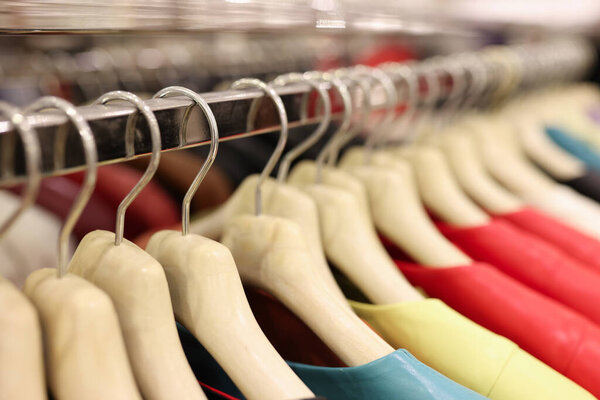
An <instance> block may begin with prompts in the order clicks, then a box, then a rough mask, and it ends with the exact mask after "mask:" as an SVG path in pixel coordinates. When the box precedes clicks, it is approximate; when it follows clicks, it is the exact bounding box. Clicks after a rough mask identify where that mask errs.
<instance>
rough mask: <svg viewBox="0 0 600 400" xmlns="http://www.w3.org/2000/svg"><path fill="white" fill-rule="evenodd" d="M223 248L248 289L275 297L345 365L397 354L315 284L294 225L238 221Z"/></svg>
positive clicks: (268, 219)
mask: <svg viewBox="0 0 600 400" xmlns="http://www.w3.org/2000/svg"><path fill="white" fill-rule="evenodd" d="M350 198H351V197H350ZM223 243H224V244H225V245H226V246H227V247H228V248H229V249H230V250H231V252H232V254H233V257H234V258H235V260H236V264H237V266H238V270H239V272H240V275H241V277H242V279H243V281H244V282H245V283H246V284H249V285H252V286H256V287H259V288H262V289H264V290H266V291H268V292H269V293H271V294H272V295H273V296H275V297H276V298H277V299H278V300H279V301H281V302H282V303H283V304H284V305H285V306H286V307H288V308H289V309H290V310H291V311H292V312H293V313H294V314H296V315H297V316H298V317H299V318H300V319H302V320H303V321H304V322H305V323H306V324H307V325H308V326H309V327H310V328H311V329H312V330H313V332H315V334H317V335H318V336H319V337H320V338H321V340H323V342H324V343H325V344H327V346H328V347H329V348H330V349H331V350H332V351H333V352H334V353H335V354H336V355H337V356H338V357H340V359H341V360H342V361H344V362H345V363H346V364H348V365H350V366H358V365H363V364H366V363H368V362H371V361H375V360H377V359H379V358H381V357H384V356H386V355H388V354H391V353H392V352H393V351H394V349H393V348H392V347H391V346H389V345H388V344H387V343H385V342H384V341H383V340H382V339H381V338H380V337H379V336H378V335H377V334H376V333H375V332H374V331H372V330H371V329H370V328H369V327H368V326H367V325H366V324H364V323H363V322H362V321H361V320H360V319H359V318H358V317H357V316H356V314H354V313H352V311H350V310H348V309H347V308H344V307H341V306H340V304H339V303H338V302H337V301H335V299H334V298H333V297H332V296H331V295H330V294H329V292H327V291H326V290H325V287H324V286H323V285H322V283H321V282H320V281H319V280H318V279H315V269H314V261H313V260H312V258H311V257H310V253H309V252H308V247H307V246H306V242H305V240H304V235H303V233H302V231H301V229H300V228H299V226H298V225H297V224H295V223H294V222H292V221H288V220H285V219H282V218H277V217H272V216H267V215H260V216H251V215H244V216H239V217H236V218H234V219H233V220H231V221H230V223H229V224H228V225H227V227H226V228H225V232H224V235H223Z"/></svg>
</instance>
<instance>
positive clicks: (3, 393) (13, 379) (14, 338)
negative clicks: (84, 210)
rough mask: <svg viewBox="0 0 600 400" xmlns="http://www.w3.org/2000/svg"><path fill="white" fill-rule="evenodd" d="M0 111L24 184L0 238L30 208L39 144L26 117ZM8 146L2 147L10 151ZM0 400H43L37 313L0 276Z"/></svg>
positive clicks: (1, 105) (5, 107)
mask: <svg viewBox="0 0 600 400" xmlns="http://www.w3.org/2000/svg"><path fill="white" fill-rule="evenodd" d="M0 112H1V113H3V114H4V115H5V116H6V117H7V118H8V119H9V120H10V122H11V124H12V125H13V126H14V127H15V129H16V131H17V133H18V134H19V136H20V137H21V141H22V142H23V149H24V153H25V168H26V172H27V184H26V188H25V193H24V195H23V199H22V201H21V203H20V205H19V207H18V208H17V209H16V211H14V212H13V213H12V214H11V215H10V216H9V218H8V219H7V220H6V221H5V222H3V223H2V226H1V227H0V237H1V236H3V235H4V234H6V232H7V231H8V229H9V228H10V227H11V226H12V225H13V224H14V223H15V221H17V219H18V217H19V216H20V215H22V213H23V212H24V211H25V210H26V209H27V208H28V207H30V206H31V205H32V204H33V203H34V201H35V198H36V196H37V193H38V189H39V186H40V179H41V173H40V169H41V154H40V144H39V141H38V138H37V135H36V133H35V132H34V131H33V129H32V128H31V126H30V125H29V124H28V122H27V118H25V117H24V115H23V114H22V113H21V112H20V111H19V110H18V109H17V108H16V107H13V106H12V105H9V104H8V103H5V102H2V101H0ZM10 147H12V146H6V147H4V148H7V149H9V151H14V149H13V148H10ZM0 310H1V311H0V332H2V336H1V338H0V399H6V400H8V399H31V400H45V399H46V398H47V396H46V380H45V377H44V359H43V354H42V332H41V328H40V323H39V320H38V316H37V312H36V310H35V308H34V307H33V305H32V304H31V303H30V302H29V300H28V299H27V297H25V295H24V294H23V293H22V292H21V291H20V290H18V289H17V288H16V287H15V286H14V285H13V284H12V283H11V282H9V281H8V280H6V279H4V278H3V277H2V276H0Z"/></svg>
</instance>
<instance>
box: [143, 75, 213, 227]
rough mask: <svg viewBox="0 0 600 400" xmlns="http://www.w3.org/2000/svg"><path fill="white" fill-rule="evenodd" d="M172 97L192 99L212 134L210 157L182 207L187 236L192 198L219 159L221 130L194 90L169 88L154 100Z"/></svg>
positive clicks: (187, 115)
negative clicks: (202, 114)
mask: <svg viewBox="0 0 600 400" xmlns="http://www.w3.org/2000/svg"><path fill="white" fill-rule="evenodd" d="M171 96H186V97H188V98H190V99H192V101H194V103H196V105H197V106H198V107H200V109H201V110H202V112H203V113H204V116H205V117H206V121H207V122H208V130H209V132H210V149H209V151H208V156H207V157H206V160H204V163H203V164H202V167H201V168H200V171H198V174H197V175H196V177H195V178H194V180H193V181H192V184H191V185H190V187H189V189H188V191H187V192H186V193H185V196H184V197H183V203H182V207H181V233H182V234H183V235H184V236H185V235H187V234H188V233H189V231H190V204H191V202H192V198H193V197H194V195H195V194H196V191H197V190H198V187H199V186H200V184H201V183H202V181H203V180H204V178H205V177H206V174H208V171H209V170H210V167H212V165H213V163H214V162H215V159H216V158H217V152H218V150H219V128H218V126H217V120H216V118H215V115H214V114H213V112H212V110H211V108H210V106H209V105H208V103H207V102H206V100H204V99H203V98H202V96H200V95H199V94H198V93H196V92H194V91H193V90H190V89H188V88H185V87H182V86H169V87H166V88H164V89H162V90H160V91H158V92H157V93H156V94H155V95H154V96H152V98H153V99H155V98H164V97H171ZM189 115H190V114H189V113H186V114H185V116H184V118H189Z"/></svg>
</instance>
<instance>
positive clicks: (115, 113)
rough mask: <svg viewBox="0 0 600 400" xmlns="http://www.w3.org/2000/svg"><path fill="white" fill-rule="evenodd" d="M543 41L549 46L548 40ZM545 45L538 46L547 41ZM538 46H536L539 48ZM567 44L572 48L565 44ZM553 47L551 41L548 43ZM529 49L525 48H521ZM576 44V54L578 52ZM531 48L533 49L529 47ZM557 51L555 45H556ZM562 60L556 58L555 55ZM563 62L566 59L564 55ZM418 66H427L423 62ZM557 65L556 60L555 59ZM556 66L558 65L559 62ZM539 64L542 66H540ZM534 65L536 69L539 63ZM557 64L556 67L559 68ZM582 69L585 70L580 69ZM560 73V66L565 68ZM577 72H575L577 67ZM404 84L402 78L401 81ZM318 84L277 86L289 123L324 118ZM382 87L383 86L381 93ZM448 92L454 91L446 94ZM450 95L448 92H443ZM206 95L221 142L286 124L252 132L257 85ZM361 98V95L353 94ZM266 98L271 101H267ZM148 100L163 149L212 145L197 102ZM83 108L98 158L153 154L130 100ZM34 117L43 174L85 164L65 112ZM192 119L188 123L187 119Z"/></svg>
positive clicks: (14, 171)
mask: <svg viewBox="0 0 600 400" xmlns="http://www.w3.org/2000/svg"><path fill="white" fill-rule="evenodd" d="M542 45H544V44H543V43H542ZM542 45H539V46H538V47H540V46H542ZM535 46H536V45H534V47H533V48H534V49H535ZM562 46H563V47H562V49H565V48H569V46H572V48H571V50H570V51H571V53H568V54H567V53H565V54H564V57H562V58H563V59H564V60H563V61H562V62H570V63H571V64H573V62H574V61H573V59H574V58H573V54H575V56H576V57H578V60H576V61H575V64H574V65H575V68H573V66H572V65H571V68H573V70H574V71H575V73H574V76H573V77H574V78H577V77H580V76H581V75H582V73H583V72H585V69H586V68H587V67H588V66H589V64H590V63H591V62H592V61H591V60H593V56H592V55H591V54H592V53H593V52H591V51H590V48H589V46H588V47H586V46H587V45H586V44H585V43H583V42H581V41H571V42H567V43H566V44H565V43H564V42H563V43H562ZM565 46H566V47H565ZM546 47H548V46H546ZM515 49H516V50H515V51H521V52H523V47H520V48H515ZM573 49H575V53H573ZM525 50H527V51H525V52H523V53H527V54H529V53H530V52H529V51H528V50H529V49H528V48H525ZM551 50H554V49H551ZM550 54H551V55H553V56H554V57H556V52H555V51H550ZM554 61H556V59H555V60H554ZM559 61H560V60H559ZM417 65H421V64H419V63H417ZM549 65H550V66H552V65H553V64H549ZM554 66H555V67H556V64H554ZM538 67H539V66H538ZM538 67H535V66H534V67H532V68H538ZM555 69H556V68H555ZM579 70H581V71H580V72H577V71H579ZM559 72H560V71H559ZM571 73H573V71H571ZM396 83H397V84H399V82H396ZM321 86H322V88H323V89H326V90H329V89H330V85H329V83H325V82H323V83H321ZM311 90H312V88H311V87H310V86H309V85H307V84H301V83H299V84H294V85H289V86H285V87H277V88H276V91H277V93H278V94H279V95H280V96H281V98H282V100H283V101H284V104H285V106H286V111H287V115H288V120H289V127H290V128H295V127H299V126H302V125H308V124H314V123H318V122H319V118H318V117H317V118H308V119H305V120H301V116H300V112H299V111H300V108H301V107H300V105H301V104H302V99H303V97H304V96H303V95H305V94H306V93H308V92H310V91H311ZM377 91H380V93H379V95H378V93H377ZM382 91H383V88H382V87H380V86H374V88H373V92H372V93H371V98H372V100H373V107H372V109H373V110H377V109H382V108H384V107H385V96H382V95H380V94H381V92H382ZM446 94H448V93H446ZM443 95H444V94H442V96H443ZM201 96H202V97H203V98H204V99H205V100H206V101H207V102H208V104H209V105H210V106H211V109H212V111H213V113H214V115H215V118H216V120H217V123H218V126H219V135H220V140H221V141H227V140H233V139H238V138H242V137H248V136H253V135H258V134H263V133H267V132H273V131H277V130H278V129H279V128H280V126H279V122H278V119H277V117H276V115H275V113H269V112H264V113H263V112H260V113H259V114H258V117H257V119H256V123H255V128H253V129H252V130H250V131H248V130H247V127H246V124H247V117H248V111H249V109H250V105H251V104H252V102H253V100H256V99H259V98H262V97H263V92H262V91H260V90H255V89H248V90H234V91H232V90H230V91H221V92H210V93H203V94H201ZM353 97H355V96H353ZM266 103H270V102H268V101H265V105H266ZM146 104H147V105H148V106H149V107H150V109H151V110H152V111H153V112H154V113H155V116H156V118H157V120H158V123H159V127H160V131H161V138H162V149H163V151H170V150H178V149H184V148H191V147H196V146H202V145H206V144H208V143H209V142H210V135H209V132H208V126H207V123H206V120H205V118H204V116H203V115H202V113H195V112H193V113H192V114H189V115H191V117H190V118H186V116H187V115H188V113H190V112H191V111H192V110H194V107H193V106H194V103H193V102H192V101H191V100H189V99H188V98H185V97H170V98H164V99H163V98H161V99H149V100H147V101H146ZM357 107H358V104H357ZM78 111H79V112H80V113H81V115H82V116H83V117H84V118H85V119H86V120H87V121H88V123H89V125H90V128H91V129H92V132H93V134H94V137H95V139H96V146H97V151H98V161H99V164H100V165H103V164H111V163H117V162H123V161H126V160H131V159H135V158H139V157H142V156H144V155H147V154H149V153H150V151H151V141H150V137H149V135H148V134H147V133H148V132H147V131H148V129H147V126H146V122H145V120H144V118H137V117H136V116H137V115H138V114H137V110H136V109H135V108H134V107H131V106H130V105H127V106H122V105H119V104H118V103H115V104H112V103H111V104H110V105H107V106H104V105H91V106H82V107H78ZM342 114H343V112H342V111H338V112H334V113H333V115H332V119H333V120H340V119H341V118H342ZM27 118H28V121H29V123H30V124H31V126H32V127H33V128H34V129H35V130H36V132H37V134H38V136H39V140H40V145H41V148H42V164H43V165H42V173H43V175H44V176H52V175H62V174H66V173H68V172H73V171H77V170H81V169H83V166H84V165H85V162H84V155H83V151H82V149H81V144H80V141H79V140H78V138H77V134H76V132H75V131H74V128H73V127H72V126H71V124H70V123H68V121H67V118H66V117H65V116H64V115H63V114H59V113H54V112H42V113H38V114H33V115H29V116H28V117H27ZM186 121H187V123H186ZM131 123H135V126H136V135H135V149H134V151H133V152H130V153H129V154H127V153H126V148H127V146H126V144H125V132H126V131H127V127H128V124H131ZM10 129H11V126H10V123H9V122H8V121H7V120H6V119H1V120H0V157H1V159H0V186H7V185H12V184H16V183H19V182H23V181H24V180H25V177H26V175H25V166H24V160H23V159H22V156H21V154H22V148H19V147H20V142H19V141H17V144H18V146H17V147H15V146H14V144H13V143H14V142H13V141H12V139H13V138H14V136H13V135H7V133H9V132H10ZM186 129H187V131H188V132H187V135H186V136H187V137H186V141H185V143H182V141H181V133H182V132H183V131H184V130H186Z"/></svg>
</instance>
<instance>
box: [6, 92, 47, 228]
mask: <svg viewBox="0 0 600 400" xmlns="http://www.w3.org/2000/svg"><path fill="white" fill-rule="evenodd" d="M0 113H1V114H4V115H5V116H7V117H8V120H9V121H10V123H11V124H12V126H13V127H14V128H15V130H16V132H17V133H18V134H19V136H20V137H21V142H22V143H23V152H24V153H25V169H26V172H27V184H26V186H25V193H24V194H23V198H22V200H21V203H20V204H19V206H18V207H17V209H16V210H15V211H14V212H13V213H12V215H11V216H10V217H9V218H8V219H7V220H6V221H4V223H2V225H1V226H0V238H1V237H3V236H4V235H5V234H6V232H8V230H9V228H10V227H11V226H12V225H13V224H14V223H15V221H16V220H17V219H18V218H19V217H20V216H21V215H22V214H23V213H24V212H25V210H27V209H28V208H29V207H30V206H31V205H32V204H33V203H34V202H35V199H36V198H37V195H38V193H39V189H40V182H41V180H42V174H41V167H42V163H41V161H42V155H41V150H40V141H39V139H38V136H37V134H36V132H35V131H34V129H33V128H32V127H31V125H29V122H27V118H26V117H25V115H23V114H22V113H21V111H20V110H19V109H18V108H17V107H15V106H13V105H11V104H9V103H7V102H4V101H0ZM9 151H14V149H9Z"/></svg>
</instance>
